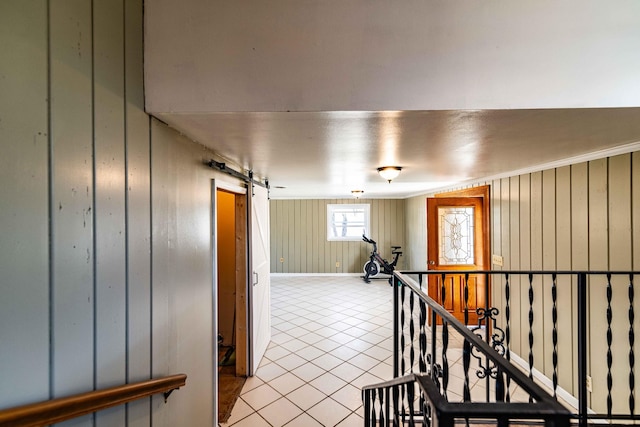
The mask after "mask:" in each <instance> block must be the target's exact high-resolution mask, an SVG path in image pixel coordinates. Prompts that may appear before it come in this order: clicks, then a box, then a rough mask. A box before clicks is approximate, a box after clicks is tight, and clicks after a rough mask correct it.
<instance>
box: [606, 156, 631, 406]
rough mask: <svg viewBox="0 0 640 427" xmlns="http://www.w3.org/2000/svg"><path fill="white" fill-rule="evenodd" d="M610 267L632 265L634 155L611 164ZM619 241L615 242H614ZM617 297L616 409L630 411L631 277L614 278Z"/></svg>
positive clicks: (615, 320) (615, 322)
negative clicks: (632, 180) (632, 169)
mask: <svg viewBox="0 0 640 427" xmlns="http://www.w3.org/2000/svg"><path fill="white" fill-rule="evenodd" d="M608 174H609V176H608V199H609V203H608V209H609V211H608V217H609V220H608V224H609V233H608V234H609V245H608V246H609V266H608V268H610V269H611V270H629V269H631V268H632V266H633V263H632V230H631V155H630V154H624V155H621V156H616V157H611V158H610V159H609V163H608ZM613 242H615V244H612V243H613ZM612 283H613V296H612V302H611V305H612V307H614V308H613V326H612V333H613V345H614V346H615V347H616V349H615V351H613V352H612V356H613V365H612V368H611V371H612V375H613V378H614V393H613V411H615V412H628V410H629V409H628V408H629V405H628V385H627V384H628V380H627V376H628V372H629V362H628V357H629V344H628V343H629V339H628V332H629V320H628V308H629V300H628V290H627V285H628V283H629V279H628V278H627V277H614V278H613V279H612Z"/></svg>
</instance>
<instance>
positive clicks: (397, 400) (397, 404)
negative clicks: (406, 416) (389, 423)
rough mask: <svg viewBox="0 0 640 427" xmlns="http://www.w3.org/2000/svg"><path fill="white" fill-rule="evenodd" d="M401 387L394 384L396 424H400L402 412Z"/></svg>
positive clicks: (394, 417) (394, 415)
mask: <svg viewBox="0 0 640 427" xmlns="http://www.w3.org/2000/svg"><path fill="white" fill-rule="evenodd" d="M399 387H400V386H399V385H394V386H393V425H394V426H398V425H400V422H399V419H398V416H399V415H398V414H399V413H400V405H401V404H402V401H401V400H400V390H399Z"/></svg>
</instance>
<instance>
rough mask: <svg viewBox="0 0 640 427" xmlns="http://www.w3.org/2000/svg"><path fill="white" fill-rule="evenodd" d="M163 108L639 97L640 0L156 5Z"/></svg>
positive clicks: (157, 77) (153, 91) (609, 101)
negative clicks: (611, 1) (611, 0)
mask: <svg viewBox="0 0 640 427" xmlns="http://www.w3.org/2000/svg"><path fill="white" fill-rule="evenodd" d="M146 3H147V4H146V8H145V13H146V14H147V16H146V22H147V24H148V26H147V33H146V34H147V37H146V39H145V40H146V43H145V65H146V68H145V69H146V85H147V89H148V92H147V100H146V101H147V109H148V111H152V112H176V111H178V112H180V111H181V112H190V113H193V112H227V111H379V110H382V111H386V110H443V109H445V110H446V109H509V108H570V107H632V106H634V107H635V106H637V105H638V99H639V97H640V77H639V76H640V56H639V55H637V53H636V52H637V51H638V49H639V48H640V3H638V2H637V1H635V0H619V1H616V2H615V4H613V5H612V4H610V3H608V2H602V1H599V0H569V1H563V2H557V1H553V0H543V1H540V0H521V1H518V2H512V1H509V0H494V1H490V2H486V1H485V2H477V1H473V0H446V1H442V0H429V1H424V0H407V1H403V2H402V3H401V4H398V3H395V2H388V1H386V0H347V1H340V2H333V1H330V2H327V1H323V0H305V1H300V0H280V1H277V2H259V1H248V2H247V1H245V2H229V1H220V0H218V1H210V0H188V1H182V2H180V3H176V2H175V1H171V0H156V1H149V2H146Z"/></svg>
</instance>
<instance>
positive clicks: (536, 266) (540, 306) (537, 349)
mask: <svg viewBox="0 0 640 427" xmlns="http://www.w3.org/2000/svg"><path fill="white" fill-rule="evenodd" d="M542 188H543V187H542V172H536V173H533V174H531V269H533V270H542V268H543V266H542V251H543V248H542V197H543V195H542ZM533 294H534V301H533V312H534V319H533V336H534V343H533V357H534V362H533V363H534V367H535V368H537V369H538V370H540V371H543V370H544V349H545V345H544V340H543V337H544V335H543V331H544V329H543V327H544V313H545V311H544V294H543V284H542V278H541V277H539V276H538V277H534V279H533ZM527 326H528V325H527Z"/></svg>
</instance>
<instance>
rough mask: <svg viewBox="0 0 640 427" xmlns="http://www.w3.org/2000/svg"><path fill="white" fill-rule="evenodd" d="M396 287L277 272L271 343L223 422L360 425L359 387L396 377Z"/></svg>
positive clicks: (273, 287)
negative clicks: (394, 370)
mask: <svg viewBox="0 0 640 427" xmlns="http://www.w3.org/2000/svg"><path fill="white" fill-rule="evenodd" d="M392 300H393V295H392V288H391V287H390V286H389V284H388V283H387V282H386V281H385V280H373V281H372V282H371V283H369V284H367V283H364V282H363V281H362V280H361V279H359V278H357V277H348V276H339V277H326V276H324V277H318V276H314V277H309V276H304V277H301V276H292V277H289V276H287V277H283V276H273V277H272V278H271V343H270V344H269V347H268V349H267V351H266V353H265V356H264V358H263V360H262V362H261V364H260V366H259V368H258V370H257V371H256V374H255V376H253V377H250V378H249V379H248V380H247V382H246V384H245V386H244V388H243V390H242V393H241V395H240V397H239V399H238V401H237V402H236V405H235V407H234V408H233V412H232V413H231V417H230V418H229V421H228V423H225V424H221V425H222V426H234V427H243V426H251V427H254V426H273V427H276V426H285V425H286V426H291V427H294V426H305V427H306V426H309V427H312V426H362V425H364V420H363V418H362V413H363V407H362V398H361V392H360V388H361V387H362V386H363V385H367V384H373V383H377V382H380V381H383V380H386V379H390V378H392V370H393V368H392V363H393V362H392V339H391V337H392V335H393V333H392V312H393V306H392Z"/></svg>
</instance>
